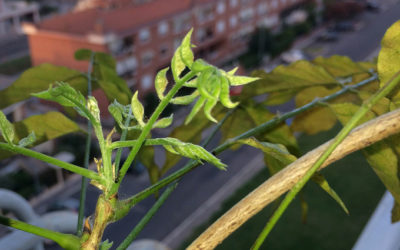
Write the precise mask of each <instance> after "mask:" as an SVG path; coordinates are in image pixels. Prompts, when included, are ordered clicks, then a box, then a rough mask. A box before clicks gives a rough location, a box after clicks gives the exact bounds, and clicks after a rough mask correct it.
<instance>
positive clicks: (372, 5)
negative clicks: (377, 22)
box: [365, 1, 381, 12]
mask: <svg viewBox="0 0 400 250" xmlns="http://www.w3.org/2000/svg"><path fill="white" fill-rule="evenodd" d="M365 9H366V10H368V11H371V12H379V11H380V10H381V6H380V5H379V4H378V3H377V2H375V1H367V2H366V4H365Z"/></svg>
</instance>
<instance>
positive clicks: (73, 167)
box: [0, 142, 103, 183]
mask: <svg viewBox="0 0 400 250" xmlns="http://www.w3.org/2000/svg"><path fill="white" fill-rule="evenodd" d="M0 149H4V150H7V151H10V152H14V153H18V154H22V155H26V156H29V157H32V158H35V159H38V160H41V161H44V162H47V163H49V164H52V165H56V166H58V167H60V168H63V169H66V170H68V171H71V172H73V173H76V174H79V175H82V176H85V177H87V178H89V179H92V180H95V181H98V182H100V183H102V182H103V179H102V178H101V177H100V176H99V175H98V174H97V173H96V172H94V171H92V170H89V169H84V168H81V167H79V166H76V165H74V164H71V163H68V162H63V161H60V160H58V159H56V158H53V157H51V156H48V155H45V154H42V153H39V152H36V151H33V150H31V149H27V148H23V147H19V146H16V145H10V144H7V143H4V142H0Z"/></svg>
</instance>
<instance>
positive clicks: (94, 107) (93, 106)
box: [87, 96, 100, 123]
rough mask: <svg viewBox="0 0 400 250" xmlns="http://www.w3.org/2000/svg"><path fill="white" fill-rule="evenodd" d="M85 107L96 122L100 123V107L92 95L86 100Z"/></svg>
mask: <svg viewBox="0 0 400 250" xmlns="http://www.w3.org/2000/svg"><path fill="white" fill-rule="evenodd" d="M87 108H88V110H89V112H90V113H91V114H92V115H93V117H94V118H95V119H96V121H97V122H98V123H100V109H99V106H98V104H97V100H96V99H95V98H94V97H93V96H89V97H88V100H87Z"/></svg>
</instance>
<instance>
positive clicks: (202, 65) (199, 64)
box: [192, 59, 214, 72]
mask: <svg viewBox="0 0 400 250" xmlns="http://www.w3.org/2000/svg"><path fill="white" fill-rule="evenodd" d="M213 68H214V66H212V65H211V64H209V63H208V62H206V61H204V60H203V59H197V60H196V61H194V63H193V65H192V70H193V71H194V72H204V71H206V70H209V69H213Z"/></svg>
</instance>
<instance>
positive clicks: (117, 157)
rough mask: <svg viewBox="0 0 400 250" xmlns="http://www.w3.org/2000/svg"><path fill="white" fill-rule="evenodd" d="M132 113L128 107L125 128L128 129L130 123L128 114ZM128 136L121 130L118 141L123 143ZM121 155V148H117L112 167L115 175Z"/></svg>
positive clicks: (126, 131) (124, 130)
mask: <svg viewBox="0 0 400 250" xmlns="http://www.w3.org/2000/svg"><path fill="white" fill-rule="evenodd" d="M131 113H132V107H129V113H128V117H127V118H126V120H125V124H124V125H125V127H128V126H129V124H130V123H131V116H130V114H131ZM127 134H128V129H122V134H121V138H120V139H119V141H120V142H121V141H125V140H126V136H127ZM121 155H122V148H119V149H118V151H117V154H116V156H115V160H114V165H115V166H114V167H115V170H114V171H115V173H118V169H119V163H120V161H121Z"/></svg>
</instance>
